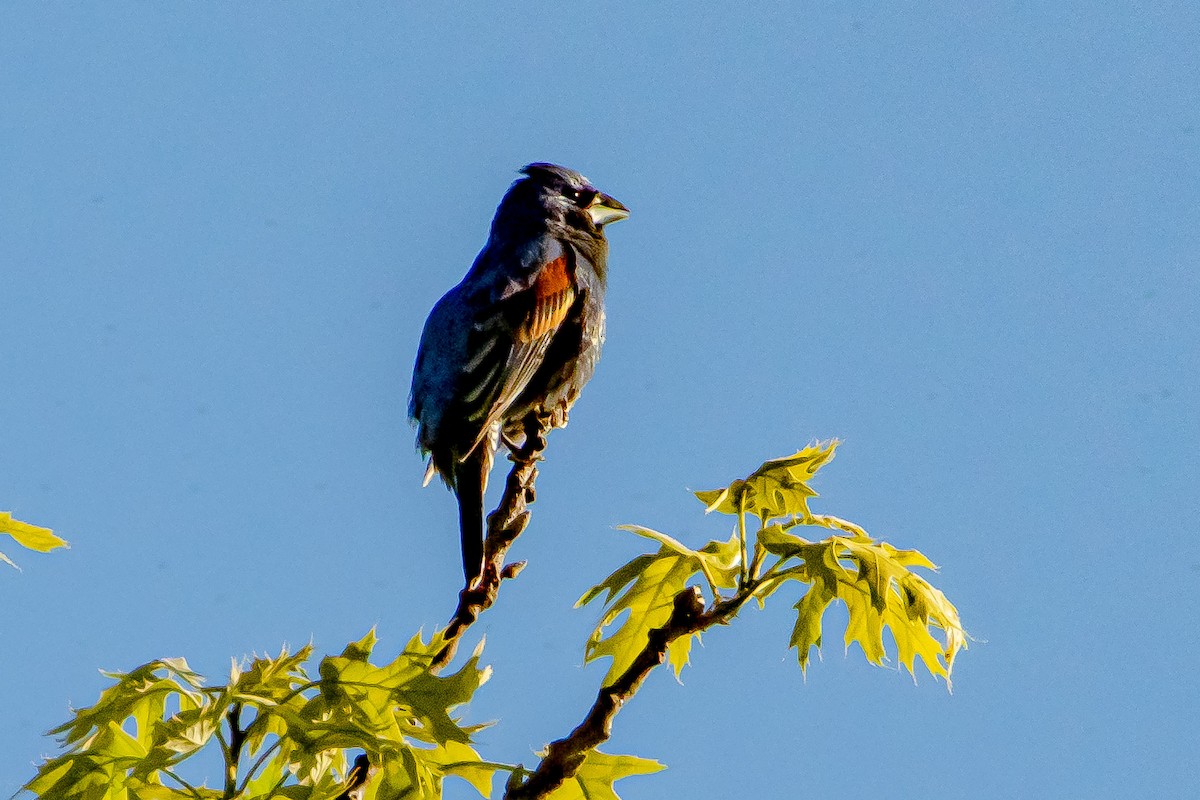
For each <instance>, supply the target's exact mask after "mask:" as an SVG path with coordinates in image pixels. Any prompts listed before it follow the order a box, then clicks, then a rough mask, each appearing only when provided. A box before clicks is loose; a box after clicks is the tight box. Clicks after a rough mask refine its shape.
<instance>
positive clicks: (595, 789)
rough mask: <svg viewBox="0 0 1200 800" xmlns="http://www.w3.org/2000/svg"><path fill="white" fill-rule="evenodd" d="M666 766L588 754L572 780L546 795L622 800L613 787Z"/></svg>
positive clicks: (558, 799)
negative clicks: (621, 781) (624, 780)
mask: <svg viewBox="0 0 1200 800" xmlns="http://www.w3.org/2000/svg"><path fill="white" fill-rule="evenodd" d="M664 769H666V765H664V764H661V763H659V762H658V761H655V760H653V759H649V758H637V757H636V756H611V755H609V754H607V753H601V752H600V751H599V750H589V751H587V753H586V754H585V755H584V758H583V764H581V765H580V767H579V771H578V772H576V773H575V776H574V777H573V778H569V779H567V780H566V781H564V782H563V784H562V785H561V786H559V787H558V788H557V789H555V790H554V791H553V792H550V793H549V794H548V795H546V798H547V800H621V798H620V795H618V794H617V792H616V790H615V789H614V788H613V784H614V783H616V782H617V781H619V780H621V779H622V778H628V777H630V776H632V775H650V774H652V773H655V772H659V771H661V770H664Z"/></svg>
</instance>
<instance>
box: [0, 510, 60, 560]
mask: <svg viewBox="0 0 1200 800" xmlns="http://www.w3.org/2000/svg"><path fill="white" fill-rule="evenodd" d="M0 533H7V534H8V535H9V536H11V537H13V538H14V539H16V540H17V544H19V545H21V546H22V547H25V548H27V549H29V550H35V551H37V552H39V553H49V552H50V551H51V550H54V549H55V548H58V547H70V545H69V544H67V542H66V540H65V539H60V538H59V537H57V536H55V535H54V532H53V531H51V530H50V529H49V528H39V527H38V526H37V525H30V524H29V523H28V522H21V521H20V520H19V519H13V516H12V514H9V513H8V512H7V511H0Z"/></svg>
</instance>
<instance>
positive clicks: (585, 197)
mask: <svg viewBox="0 0 1200 800" xmlns="http://www.w3.org/2000/svg"><path fill="white" fill-rule="evenodd" d="M566 195H567V197H569V198H571V200H573V201H574V202H575V204H576V205H578V206H583V207H586V206H588V205H590V204H591V202H592V200H593V199H595V197H596V192H595V190H593V189H568V190H567V191H566Z"/></svg>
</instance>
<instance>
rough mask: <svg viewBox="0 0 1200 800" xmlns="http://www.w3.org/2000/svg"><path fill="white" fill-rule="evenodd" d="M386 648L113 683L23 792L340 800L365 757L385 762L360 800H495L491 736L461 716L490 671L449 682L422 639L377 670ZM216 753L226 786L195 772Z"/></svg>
mask: <svg viewBox="0 0 1200 800" xmlns="http://www.w3.org/2000/svg"><path fill="white" fill-rule="evenodd" d="M375 642H376V640H375V634H374V631H371V632H369V633H368V634H367V635H366V636H365V637H363V638H362V639H361V640H359V641H358V642H354V643H351V644H350V645H348V646H347V647H346V649H345V650H344V651H343V652H342V654H341V655H338V656H330V657H327V658H324V659H322V660H321V662H320V664H319V666H318V675H317V677H315V678H314V677H312V676H310V674H309V672H308V671H307V670H306V668H305V666H306V663H307V662H309V661H310V660H311V658H312V655H313V654H312V647H311V645H309V646H306V647H302V648H300V649H299V650H298V651H297V652H295V653H289V652H288V651H287V650H286V649H284V650H283V651H282V652H281V653H280V654H279V655H278V656H276V657H274V658H269V657H259V658H255V659H253V661H252V662H251V663H250V664H249V665H247V666H242V665H238V664H234V666H233V668H232V670H231V671H230V676H229V681H228V682H227V683H226V684H225V685H223V686H210V685H208V684H207V683H206V681H205V680H204V678H203V677H201V676H200V675H198V674H197V673H195V672H193V671H192V670H191V669H189V667H188V665H187V663H186V662H185V661H184V660H183V659H160V660H157V661H152V662H150V663H148V664H145V665H143V666H141V667H138V668H137V669H135V670H133V671H131V672H128V673H123V674H122V673H112V674H109V677H111V678H112V679H113V681H114V683H113V685H112V686H110V687H109V688H107V689H106V690H104V692H103V693H102V694H101V696H100V699H99V701H98V702H97V703H96V704H95V705H93V706H91V707H90V708H85V709H80V710H78V711H76V712H75V717H74V719H72V720H71V721H70V722H68V723H66V724H64V725H62V726H60V727H59V728H56V729H55V730H53V731H51V733H52V734H57V735H60V736H61V737H62V742H63V746H64V750H65V752H64V753H63V754H62V755H59V756H58V757H56V758H53V759H50V760H48V761H46V762H45V763H44V764H42V766H41V768H40V769H39V771H38V774H37V776H36V777H34V779H33V780H31V781H30V782H29V783H28V784H26V785H25V787H24V788H25V789H27V790H28V791H31V792H33V793H35V794H36V795H38V796H39V797H41V798H45V799H46V800H57V799H58V798H61V799H62V800H75V799H76V798H78V800H124V799H125V798H147V799H148V800H185V798H191V800H210V799H211V798H247V800H249V799H250V798H287V799H288V800H333V799H334V798H337V797H338V796H339V795H341V794H342V793H343V792H344V791H345V790H346V788H347V774H348V772H349V770H348V768H347V761H346V750H347V749H352V748H359V749H362V750H364V751H365V753H366V756H367V760H368V761H369V763H370V764H372V765H375V766H374V767H373V768H372V770H371V771H372V772H373V773H375V774H374V775H373V776H372V779H371V780H370V781H369V782H367V783H365V785H363V787H362V789H361V795H360V796H361V798H362V800H373V798H374V797H376V796H378V797H388V798H402V797H440V796H441V787H442V781H443V779H444V778H446V777H448V776H454V777H458V778H461V779H463V780H465V781H467V782H468V783H470V784H471V785H472V786H474V787H475V788H476V789H477V790H478V791H479V793H480V794H481V795H482V796H484V797H487V796H488V795H489V794H490V791H491V782H492V775H493V773H494V771H495V770H496V769H497V767H498V765H493V764H488V763H486V762H483V761H482V760H481V759H480V758H479V755H478V754H477V753H476V752H475V750H474V749H473V748H472V746H471V744H470V742H471V735H472V733H474V732H475V731H477V730H478V729H479V727H480V726H464V725H463V724H462V723H461V722H460V721H459V720H458V719H456V718H455V716H454V715H453V712H454V709H456V708H457V707H458V706H461V705H462V704H463V703H465V702H467V701H468V700H470V698H471V696H472V695H473V694H474V692H475V690H476V689H478V688H479V687H480V686H481V685H482V684H483V683H484V682H485V681H486V680H487V678H488V675H489V674H490V672H489V670H488V669H487V668H484V667H480V666H479V658H480V654H479V653H478V652H476V653H475V654H474V655H473V656H472V657H471V658H470V659H468V660H467V662H466V663H465V664H463V666H462V667H460V668H459V669H458V670H457V671H456V672H454V673H452V674H449V675H445V676H440V675H434V674H431V673H430V671H429V669H428V665H429V662H430V660H431V659H432V657H433V655H434V652H435V651H436V647H435V646H434V645H433V644H432V643H428V644H427V643H425V642H423V641H422V640H421V638H420V636H419V635H418V636H415V637H413V639H412V640H411V641H410V642H409V643H408V645H407V646H406V647H405V649H404V651H403V652H402V653H401V654H400V655H399V656H397V657H396V658H395V659H394V660H393V661H391V662H390V663H388V664H386V665H384V666H376V665H374V664H372V663H371V662H370V656H371V652H372V650H373V648H374V646H375ZM206 749H210V750H211V749H216V750H218V751H219V753H220V755H221V756H222V758H221V760H222V762H223V764H224V779H223V785H221V786H220V787H209V786H205V785H203V784H200V783H191V782H189V781H188V780H187V779H186V778H185V777H184V775H183V770H182V767H183V763H184V762H185V761H188V760H189V759H195V757H196V756H197V755H198V754H200V753H201V752H202V751H204V750H206Z"/></svg>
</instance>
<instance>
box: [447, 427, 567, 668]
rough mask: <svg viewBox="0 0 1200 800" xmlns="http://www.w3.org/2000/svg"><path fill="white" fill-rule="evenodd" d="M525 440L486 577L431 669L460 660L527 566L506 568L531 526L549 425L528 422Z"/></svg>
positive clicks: (486, 545)
mask: <svg viewBox="0 0 1200 800" xmlns="http://www.w3.org/2000/svg"><path fill="white" fill-rule="evenodd" d="M524 427H525V442H524V444H522V445H521V446H520V447H518V448H516V449H513V450H511V451H510V452H509V455H508V459H509V461H512V462H513V466H512V469H511V470H509V473H508V480H507V481H506V482H505V484H504V495H503V496H502V497H501V498H500V505H498V506H497V507H496V510H495V511H493V512H492V513H491V514H489V515H488V520H487V522H488V532H487V538H485V539H484V541H483V574H482V575H480V576H479V579H478V580H477V581H475V582H474V583H473V584H471V585H469V586H467V587H466V588H464V589H463V590H462V591H461V592H459V594H458V608H457V609H456V610H455V611H454V616H453V617H451V618H450V623H449V624H448V625H447V626H446V630H445V631H443V632H442V638H443V640H444V641H445V644H444V645H443V646H442V649H441V650H439V651H438V654H437V655H436V656H434V658H433V662H432V663H431V664H430V669H431V670H433V671H434V672H436V671H438V670H440V669H442V668H443V667H445V666H446V665H447V664H449V663H450V661H451V660H452V659H453V658H454V653H455V652H456V651H457V650H458V644H459V642H460V641H462V636H463V634H464V633H466V631H467V628H469V627H471V625H472V624H474V622H475V620H477V619H479V615H480V614H482V613H483V612H484V611H487V610H488V609H489V608H491V607H492V604H493V603H495V602H496V594H497V593H498V592H499V591H500V582H501V581H502V580H505V579H507V578H515V577H517V575H518V574H519V573H520V572H521V570H522V569H523V568H524V567H525V562H524V561H518V562H516V563H515V564H505V563H504V557H505V556H506V555H507V554H508V548H509V547H511V546H512V543H513V542H514V541H515V540H516V538H517V537H518V536H520V535H521V532H522V531H524V530H525V526H526V525H528V524H529V516H530V512H529V509H528V506H529V504H530V503H532V502H533V501H534V498H535V492H534V481H536V480H537V474H538V471H537V462H538V461H540V460H541V457H542V451H543V450H545V449H546V430H547V426H546V424H545V423H544V422H543V421H542V420H541V419H539V418H538V416H537V415H536V414H530V415H529V416H528V417H526V418H525V420H524Z"/></svg>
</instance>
